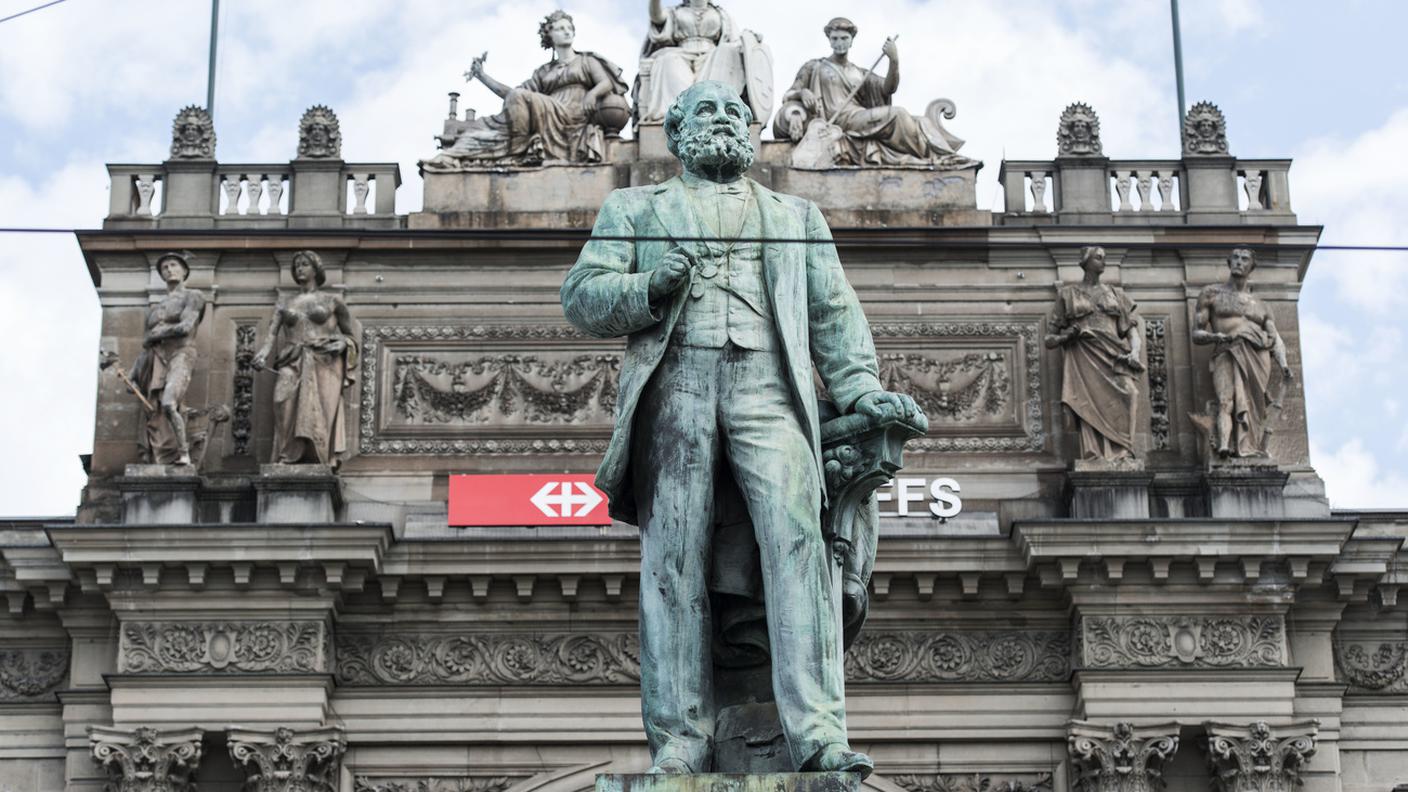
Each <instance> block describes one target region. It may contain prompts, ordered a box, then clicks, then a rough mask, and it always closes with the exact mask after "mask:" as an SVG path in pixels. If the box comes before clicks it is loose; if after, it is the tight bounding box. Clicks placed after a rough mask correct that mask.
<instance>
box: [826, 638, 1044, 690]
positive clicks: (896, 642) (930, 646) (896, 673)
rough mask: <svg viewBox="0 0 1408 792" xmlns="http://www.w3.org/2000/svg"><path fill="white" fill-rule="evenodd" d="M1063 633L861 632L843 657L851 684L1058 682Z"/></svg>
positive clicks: (847, 677)
mask: <svg viewBox="0 0 1408 792" xmlns="http://www.w3.org/2000/svg"><path fill="white" fill-rule="evenodd" d="M1070 672H1071V636H1070V633H1067V632H1043V631H1022V630H1010V631H994V632H966V631H965V632H928V631H925V632H874V631H871V632H862V633H861V634H860V637H858V638H857V639H856V641H855V643H854V644H853V645H852V646H851V649H850V651H849V652H847V653H846V679H847V680H848V681H851V682H895V681H904V682H960V681H962V682H1060V681H1064V680H1065V679H1066V678H1067V677H1069V676H1070Z"/></svg>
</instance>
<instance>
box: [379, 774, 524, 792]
mask: <svg viewBox="0 0 1408 792" xmlns="http://www.w3.org/2000/svg"><path fill="white" fill-rule="evenodd" d="M524 778H526V776H360V775H359V776H354V777H353V778H352V792H504V790H506V789H508V788H509V787H511V786H513V785H514V784H516V783H518V782H519V781H521V780H523V779H524Z"/></svg>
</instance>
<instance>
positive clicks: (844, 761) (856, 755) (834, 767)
mask: <svg viewBox="0 0 1408 792" xmlns="http://www.w3.org/2000/svg"><path fill="white" fill-rule="evenodd" d="M804 769H806V770H811V771H814V772H817V771H819V772H841V773H859V774H860V777H861V778H866V777H868V776H869V775H870V774H871V773H873V772H875V762H873V761H872V760H871V758H870V757H869V756H866V755H865V754H863V753H861V752H860V751H852V750H851V749H850V748H849V747H848V746H847V745H846V744H845V743H831V744H830V745H828V746H826V747H825V748H822V749H821V750H820V751H817V752H816V755H815V756H813V757H812V758H811V761H809V762H807V766H806V767H805V768H804Z"/></svg>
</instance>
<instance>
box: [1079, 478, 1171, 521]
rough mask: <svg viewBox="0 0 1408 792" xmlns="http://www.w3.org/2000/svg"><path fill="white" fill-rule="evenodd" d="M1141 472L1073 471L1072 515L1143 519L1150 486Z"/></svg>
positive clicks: (1091, 517) (1148, 479)
mask: <svg viewBox="0 0 1408 792" xmlns="http://www.w3.org/2000/svg"><path fill="white" fill-rule="evenodd" d="M1153 480H1154V475H1153V474H1152V473H1146V472H1145V471H1142V470H1072V471H1071V472H1070V473H1069V474H1068V479H1067V481H1068V482H1069V483H1070V493H1071V516H1072V517H1074V518H1076V519H1078V520H1146V519H1148V518H1149V484H1150V483H1151V482H1153Z"/></svg>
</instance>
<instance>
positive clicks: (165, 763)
mask: <svg viewBox="0 0 1408 792" xmlns="http://www.w3.org/2000/svg"><path fill="white" fill-rule="evenodd" d="M203 736H204V733H203V732H202V731H201V730H200V729H181V730H179V731H157V730H156V729H152V728H148V727H145V726H140V727H138V728H136V729H131V730H127V729H111V728H106V727H102V726H90V727H88V742H89V744H90V745H91V746H92V752H93V761H95V762H97V763H98V764H99V765H101V766H102V768H103V769H104V770H106V771H107V774H108V778H109V781H108V786H107V789H108V790H110V791H111V792H196V784H195V774H196V768H197V767H199V766H200V755H201V738H202V737H203Z"/></svg>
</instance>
